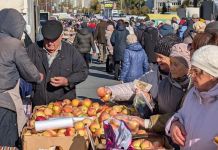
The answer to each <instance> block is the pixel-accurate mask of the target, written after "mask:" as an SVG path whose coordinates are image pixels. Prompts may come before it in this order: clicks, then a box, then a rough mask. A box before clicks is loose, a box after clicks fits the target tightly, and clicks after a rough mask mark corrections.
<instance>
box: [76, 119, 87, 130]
mask: <svg viewBox="0 0 218 150" xmlns="http://www.w3.org/2000/svg"><path fill="white" fill-rule="evenodd" d="M84 127H85V125H84V123H83V122H82V121H78V122H75V123H74V128H75V130H79V129H83V128H84Z"/></svg>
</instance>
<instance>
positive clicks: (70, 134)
mask: <svg viewBox="0 0 218 150" xmlns="http://www.w3.org/2000/svg"><path fill="white" fill-rule="evenodd" d="M64 134H65V136H73V135H74V134H75V129H74V128H67V129H66V132H65V133H64Z"/></svg>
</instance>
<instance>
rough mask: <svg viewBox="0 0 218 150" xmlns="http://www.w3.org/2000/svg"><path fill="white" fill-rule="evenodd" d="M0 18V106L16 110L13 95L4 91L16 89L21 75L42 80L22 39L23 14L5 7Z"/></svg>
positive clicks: (31, 79)
mask: <svg viewBox="0 0 218 150" xmlns="http://www.w3.org/2000/svg"><path fill="white" fill-rule="evenodd" d="M0 20H1V21H0V107H4V108H7V109H10V110H14V111H15V106H14V102H13V101H12V98H11V96H9V94H8V93H4V92H6V91H8V90H11V89H14V87H15V86H16V85H17V83H18V80H19V79H20V78H21V77H22V78H23V79H25V80H26V81H29V82H40V75H39V71H38V70H37V69H36V67H35V66H34V64H33V63H32V62H31V60H30V59H29V57H28V55H27V52H26V49H25V48H24V45H23V43H22V42H21V40H20V38H21V36H22V34H23V32H24V28H25V20H24V19H23V17H22V15H20V14H19V13H18V12H17V11H15V10H13V9H5V10H2V11H0ZM16 94H18V95H19V93H16Z"/></svg>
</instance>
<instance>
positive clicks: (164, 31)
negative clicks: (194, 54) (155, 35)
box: [159, 24, 174, 36]
mask: <svg viewBox="0 0 218 150" xmlns="http://www.w3.org/2000/svg"><path fill="white" fill-rule="evenodd" d="M159 31H160V34H161V35H162V36H165V35H168V34H173V33H174V32H173V31H174V30H173V27H172V26H171V25H168V24H164V25H162V26H161V27H160V29H159Z"/></svg>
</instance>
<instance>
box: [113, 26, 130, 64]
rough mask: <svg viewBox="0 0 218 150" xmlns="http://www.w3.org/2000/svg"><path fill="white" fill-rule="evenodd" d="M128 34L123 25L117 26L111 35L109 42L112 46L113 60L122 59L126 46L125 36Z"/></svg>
mask: <svg viewBox="0 0 218 150" xmlns="http://www.w3.org/2000/svg"><path fill="white" fill-rule="evenodd" d="M128 35H129V31H128V30H126V27H125V26H118V27H117V29H116V30H115V31H114V32H113V33H112V35H111V44H112V45H113V46H114V52H113V56H114V61H123V58H124V50H125V49H126V47H127V42H126V37H127V36H128Z"/></svg>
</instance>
